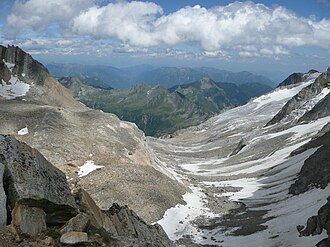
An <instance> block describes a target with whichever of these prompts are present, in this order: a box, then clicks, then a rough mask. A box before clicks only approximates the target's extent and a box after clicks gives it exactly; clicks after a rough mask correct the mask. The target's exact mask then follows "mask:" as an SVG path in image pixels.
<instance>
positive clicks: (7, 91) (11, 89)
mask: <svg viewBox="0 0 330 247" xmlns="http://www.w3.org/2000/svg"><path fill="white" fill-rule="evenodd" d="M4 63H5V64H6V66H7V67H8V69H9V70H10V72H11V73H12V71H13V68H14V66H15V64H12V63H7V62H5V61H4ZM29 89H30V85H29V84H27V83H25V82H22V81H21V80H19V79H18V78H17V77H16V76H14V75H13V74H11V78H10V79H9V81H8V82H5V81H4V80H2V82H1V84H0V96H2V97H4V98H5V99H15V98H17V97H20V96H25V95H26V93H27V92H28V91H29Z"/></svg>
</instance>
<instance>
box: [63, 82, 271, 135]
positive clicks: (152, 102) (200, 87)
mask: <svg viewBox="0 0 330 247" xmlns="http://www.w3.org/2000/svg"><path fill="white" fill-rule="evenodd" d="M60 82H61V83H62V84H63V85H64V86H66V87H68V88H69V89H70V91H71V92H72V94H73V95H74V97H75V98H76V99H78V100H79V101H81V102H83V103H84V104H86V105H88V106H89V107H92V108H96V109H101V110H102V111H105V112H111V113H114V114H116V115H117V116H118V117H119V118H120V119H122V120H127V121H131V122H134V123H136V124H137V126H138V127H139V128H140V129H141V130H143V131H144V132H145V133H146V134H147V135H151V136H159V135H164V134H168V133H172V132H174V131H176V130H178V129H181V128H184V127H188V126H191V125H196V124H199V123H201V122H203V121H204V120H205V119H207V118H208V117H210V116H212V115H214V114H215V113H217V112H220V111H221V110H223V109H224V108H226V107H232V106H234V105H238V104H242V103H245V102H246V101H247V100H249V99H250V98H251V97H252V96H256V95H260V94H262V93H264V92H268V91H270V90H271V88H270V87H268V86H265V85H259V84H242V85H235V84H231V83H222V84H221V83H218V84H217V83H215V82H214V81H212V80H211V79H209V78H203V79H201V80H199V81H196V82H194V83H191V84H185V85H180V86H175V87H172V88H170V89H169V90H166V89H165V88H163V87H161V86H151V85H145V84H140V85H136V86H134V87H132V88H129V89H127V90H102V89H97V88H93V87H91V86H88V85H87V83H85V82H83V81H81V80H80V79H79V78H73V77H69V78H61V79H60ZM255 88H256V89H255Z"/></svg>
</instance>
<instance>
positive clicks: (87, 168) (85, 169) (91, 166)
mask: <svg viewBox="0 0 330 247" xmlns="http://www.w3.org/2000/svg"><path fill="white" fill-rule="evenodd" d="M102 167H104V166H97V165H95V163H94V161H93V160H87V161H86V162H85V163H84V165H82V166H80V167H79V171H78V176H79V177H80V178H81V177H84V176H86V175H88V174H89V173H91V172H92V171H95V170H96V169H99V168H102Z"/></svg>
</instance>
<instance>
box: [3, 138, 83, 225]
mask: <svg viewBox="0 0 330 247" xmlns="http://www.w3.org/2000/svg"><path fill="white" fill-rule="evenodd" d="M0 163H2V164H4V165H5V173H4V187H5V189H6V194H7V199H8V202H7V205H9V207H10V209H11V210H12V209H13V208H14V207H15V205H16V204H17V203H18V204H22V205H26V206H29V207H38V208H41V209H43V210H44V211H45V213H46V222H47V224H49V225H56V224H62V225H63V224H64V223H65V222H67V221H68V220H69V219H71V218H72V217H73V216H75V215H76V214H77V205H76V203H75V200H74V197H73V196H72V194H71V191H70V188H69V185H68V183H67V181H66V177H65V174H64V173H63V172H61V171H60V170H59V169H57V168H56V167H54V166H53V165H52V164H51V163H49V162H48V161H47V160H46V159H45V158H44V157H43V156H42V155H41V154H40V153H39V152H38V151H37V150H36V149H33V148H31V147H29V146H28V145H26V144H25V143H22V142H19V141H17V140H16V139H15V138H14V137H12V136H6V135H0Z"/></svg>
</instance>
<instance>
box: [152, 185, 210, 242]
mask: <svg viewBox="0 0 330 247" xmlns="http://www.w3.org/2000/svg"><path fill="white" fill-rule="evenodd" d="M190 189H191V191H192V192H189V193H186V194H185V195H183V200H184V201H185V202H186V205H182V204H178V205H176V206H175V207H173V208H170V209H168V210H167V211H166V212H165V215H164V217H163V218H162V219H161V220H159V221H158V222H157V223H158V224H160V225H161V226H162V227H163V228H164V230H165V232H166V233H167V235H168V236H169V238H170V239H172V240H177V239H179V238H181V237H182V236H183V235H185V234H190V235H193V236H194V238H195V240H196V241H198V240H201V239H203V238H202V236H203V235H204V232H202V231H198V229H197V227H195V226H193V225H192V224H191V223H190V222H191V221H193V220H194V219H196V218H197V217H199V216H201V215H203V216H208V217H215V216H216V215H215V214H213V213H211V212H210V211H209V209H208V208H206V207H204V205H203V202H202V200H203V198H204V197H205V195H204V194H203V193H202V192H201V191H200V189H199V188H196V187H190Z"/></svg>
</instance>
